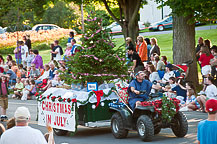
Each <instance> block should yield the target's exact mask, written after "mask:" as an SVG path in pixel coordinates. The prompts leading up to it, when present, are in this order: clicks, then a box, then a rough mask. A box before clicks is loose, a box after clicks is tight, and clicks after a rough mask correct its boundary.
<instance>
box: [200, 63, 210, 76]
mask: <svg viewBox="0 0 217 144" xmlns="http://www.w3.org/2000/svg"><path fill="white" fill-rule="evenodd" d="M201 72H202V75H203V76H204V75H208V74H211V66H210V65H205V66H203V67H202V69H201Z"/></svg>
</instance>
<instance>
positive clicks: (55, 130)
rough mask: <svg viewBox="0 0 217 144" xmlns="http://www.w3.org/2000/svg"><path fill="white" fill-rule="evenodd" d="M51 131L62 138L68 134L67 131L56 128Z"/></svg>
mask: <svg viewBox="0 0 217 144" xmlns="http://www.w3.org/2000/svg"><path fill="white" fill-rule="evenodd" d="M53 131H54V133H55V134H56V135H58V136H64V135H66V134H67V133H68V131H66V130H61V129H56V128H54V129H53Z"/></svg>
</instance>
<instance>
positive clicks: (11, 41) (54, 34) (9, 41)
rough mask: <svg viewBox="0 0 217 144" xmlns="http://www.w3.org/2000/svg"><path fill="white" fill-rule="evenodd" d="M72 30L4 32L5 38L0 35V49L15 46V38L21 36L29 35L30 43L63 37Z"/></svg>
mask: <svg viewBox="0 0 217 144" xmlns="http://www.w3.org/2000/svg"><path fill="white" fill-rule="evenodd" d="M70 31H72V30H71V29H62V28H61V29H53V30H39V31H38V32H37V31H24V32H22V31H18V32H13V33H5V35H6V38H2V37H1V36H0V49H1V48H4V47H8V46H16V42H17V39H18V40H21V39H22V37H23V36H25V35H29V36H30V38H31V41H32V43H34V42H48V41H53V40H57V39H60V38H63V37H65V36H67V35H68V34H69V32H70Z"/></svg>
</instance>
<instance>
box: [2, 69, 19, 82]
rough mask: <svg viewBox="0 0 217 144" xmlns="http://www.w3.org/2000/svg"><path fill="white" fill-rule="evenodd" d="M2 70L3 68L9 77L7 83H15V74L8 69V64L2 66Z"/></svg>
mask: <svg viewBox="0 0 217 144" xmlns="http://www.w3.org/2000/svg"><path fill="white" fill-rule="evenodd" d="M4 70H5V73H6V75H7V76H8V78H9V84H15V83H16V78H17V75H16V74H15V73H14V72H13V71H12V70H11V69H9V66H8V65H6V66H5V67H4Z"/></svg>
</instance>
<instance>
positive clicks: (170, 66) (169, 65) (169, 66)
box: [165, 64, 173, 68]
mask: <svg viewBox="0 0 217 144" xmlns="http://www.w3.org/2000/svg"><path fill="white" fill-rule="evenodd" d="M165 67H168V68H172V67H173V65H172V64H167V65H166V66H165Z"/></svg>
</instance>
